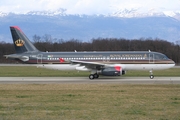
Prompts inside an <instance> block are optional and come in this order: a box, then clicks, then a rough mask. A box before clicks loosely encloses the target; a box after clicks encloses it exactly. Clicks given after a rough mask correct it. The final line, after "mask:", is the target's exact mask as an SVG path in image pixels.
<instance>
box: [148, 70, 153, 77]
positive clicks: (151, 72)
mask: <svg viewBox="0 0 180 120" xmlns="http://www.w3.org/2000/svg"><path fill="white" fill-rule="evenodd" d="M149 72H150V76H149V77H150V79H153V78H154V75H153V71H152V70H150V71H149Z"/></svg>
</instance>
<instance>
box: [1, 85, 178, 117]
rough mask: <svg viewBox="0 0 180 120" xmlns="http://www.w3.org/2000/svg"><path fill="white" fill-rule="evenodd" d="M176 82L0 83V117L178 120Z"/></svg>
mask: <svg viewBox="0 0 180 120" xmlns="http://www.w3.org/2000/svg"><path fill="white" fill-rule="evenodd" d="M179 93H180V85H121V84H14V85H11V84H1V85H0V119H3V120H4V119H13V120H32V119H33V120H34V119H35V120H41V119H43V120H49V119H53V120H55V119H58V120H84V119H87V120H92V119H100V120H129V119H136V120H147V119H148V120H179V118H180V114H179V111H180V94H179Z"/></svg>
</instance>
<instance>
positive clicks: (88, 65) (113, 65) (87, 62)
mask: <svg viewBox="0 0 180 120" xmlns="http://www.w3.org/2000/svg"><path fill="white" fill-rule="evenodd" d="M10 31H11V34H12V39H13V43H14V47H15V51H16V53H15V54H10V55H4V56H5V57H6V58H8V59H15V60H18V61H21V62H23V63H27V64H37V66H38V67H40V68H47V69H55V70H78V71H89V72H91V74H90V75H89V79H91V80H92V79H96V78H99V75H103V76H121V75H124V74H126V71H128V70H147V71H149V72H150V79H153V78H154V75H153V70H163V69H169V68H171V67H173V66H174V65H175V62H174V61H173V60H171V59H169V58H168V57H167V56H166V55H164V54H162V53H159V52H151V51H150V50H149V51H98V52H97V51H93V52H79V51H76V50H75V51H74V52H41V51H39V50H38V49H37V48H36V47H35V46H34V45H33V44H32V43H31V41H30V40H29V39H28V38H27V37H26V35H25V34H24V33H23V31H22V30H21V29H20V28H19V27H18V26H10Z"/></svg>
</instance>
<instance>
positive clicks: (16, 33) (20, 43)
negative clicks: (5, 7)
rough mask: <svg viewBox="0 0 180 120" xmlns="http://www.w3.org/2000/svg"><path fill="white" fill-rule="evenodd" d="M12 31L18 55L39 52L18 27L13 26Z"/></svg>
mask: <svg viewBox="0 0 180 120" xmlns="http://www.w3.org/2000/svg"><path fill="white" fill-rule="evenodd" d="M10 30H11V34H12V38H13V42H14V47H15V50H16V53H24V52H37V51H38V50H37V49H36V47H35V46H34V45H33V44H32V43H31V41H30V40H29V39H28V38H27V37H26V35H25V34H24V33H23V32H22V30H21V29H20V28H19V27H18V26H11V27H10Z"/></svg>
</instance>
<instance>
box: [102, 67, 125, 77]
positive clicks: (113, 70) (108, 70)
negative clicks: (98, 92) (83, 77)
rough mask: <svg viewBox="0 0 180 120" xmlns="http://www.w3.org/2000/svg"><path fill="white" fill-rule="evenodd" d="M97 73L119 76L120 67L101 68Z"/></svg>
mask: <svg viewBox="0 0 180 120" xmlns="http://www.w3.org/2000/svg"><path fill="white" fill-rule="evenodd" d="M99 74H101V75H104V76H121V75H122V68H121V67H120V66H115V67H107V68H103V69H102V70H101V71H100V73H99Z"/></svg>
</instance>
